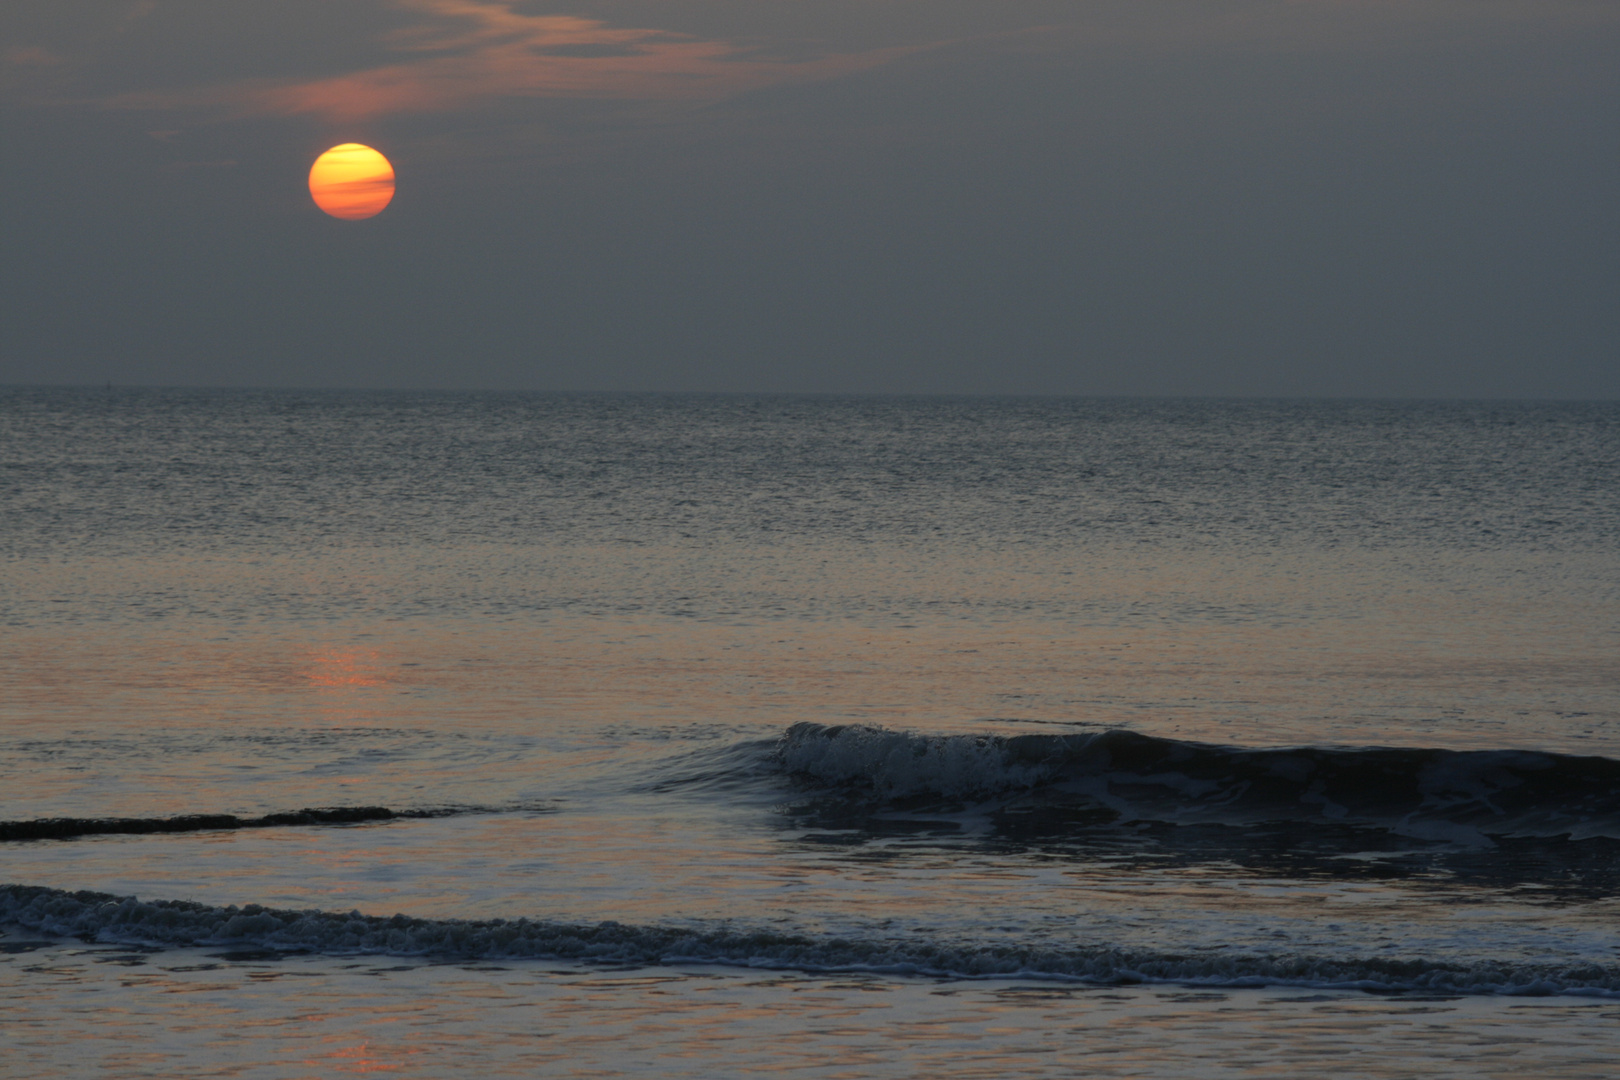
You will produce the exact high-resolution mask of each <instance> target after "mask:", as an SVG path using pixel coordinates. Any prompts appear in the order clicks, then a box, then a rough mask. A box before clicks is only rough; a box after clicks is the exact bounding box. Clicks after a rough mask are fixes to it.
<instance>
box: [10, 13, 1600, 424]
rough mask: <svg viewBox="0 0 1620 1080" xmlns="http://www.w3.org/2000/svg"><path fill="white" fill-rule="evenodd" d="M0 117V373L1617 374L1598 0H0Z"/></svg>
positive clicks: (932, 385) (854, 382)
mask: <svg viewBox="0 0 1620 1080" xmlns="http://www.w3.org/2000/svg"><path fill="white" fill-rule="evenodd" d="M0 124H3V148H0V182H3V191H4V198H3V199H0V383H5V384H94V385H101V384H103V383H106V382H111V383H114V384H116V385H120V386H138V385H153V386H159V385H161V386H264V387H375V388H445V389H512V390H608V391H719V392H806V393H904V394H931V393H945V394H1081V395H1112V394H1130V395H1172V396H1203V395H1215V396H1329V397H1332V396H1352V397H1530V398H1545V397H1550V398H1587V399H1615V398H1620V2H1616V0H253V2H252V3H220V2H219V0H6V3H5V4H4V6H3V10H0ZM345 142H359V143H364V144H367V145H370V146H373V147H376V148H377V149H378V150H380V151H381V152H382V153H384V154H385V155H387V157H388V158H389V159H390V161H391V162H392V163H393V167H394V170H395V173H396V177H397V191H396V194H395V197H394V200H393V202H392V203H391V204H390V205H389V206H388V208H387V209H386V210H384V211H383V212H382V213H381V214H379V215H378V216H376V217H374V218H370V219H367V220H363V221H341V220H337V219H334V218H331V217H328V216H326V215H325V214H323V213H322V212H321V211H320V210H319V209H318V208H317V207H316V206H315V204H314V203H313V202H312V200H311V198H310V194H309V190H308V187H307V182H306V181H307V176H308V172H309V169H310V166H311V163H312V162H313V161H314V160H315V158H316V157H317V156H318V155H319V154H320V153H321V152H322V151H324V150H326V149H327V148H328V147H331V146H334V145H336V144H339V143H345Z"/></svg>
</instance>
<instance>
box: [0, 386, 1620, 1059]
mask: <svg viewBox="0 0 1620 1080" xmlns="http://www.w3.org/2000/svg"><path fill="white" fill-rule="evenodd" d="M0 560H3V561H0V929H3V932H4V935H5V936H4V937H0V987H3V989H0V1025H3V1028H0V1030H3V1031H4V1042H5V1044H6V1049H5V1052H4V1058H3V1061H0V1074H4V1075H6V1076H8V1077H11V1076H16V1077H33V1076H40V1077H46V1076H61V1075H64V1074H68V1073H71V1074H73V1075H85V1076H93V1075H107V1076H143V1075H150V1076H165V1077H173V1076H244V1077H304V1076H328V1075H340V1074H344V1073H347V1072H372V1071H381V1072H396V1073H398V1074H400V1075H421V1076H434V1077H438V1076H446V1075H480V1076H533V1075H560V1076H587V1075H588V1076H602V1075H609V1076H644V1075H645V1076H652V1075H656V1076H750V1075H760V1074H765V1073H788V1074H797V1075H805V1076H817V1077H822V1076H851V1077H860V1076H890V1075H929V1076H940V1077H969V1076H984V1077H1005V1076H1075V1075H1087V1076H1201V1077H1202V1076H1215V1075H1233V1076H1239V1075H1241V1076H1262V1075H1278V1076H1299V1075H1306V1074H1309V1073H1311V1072H1313V1071H1321V1070H1324V1069H1329V1068H1331V1069H1332V1070H1333V1071H1334V1072H1335V1073H1336V1074H1338V1075H1344V1076H1369V1077H1396V1076H1418V1075H1421V1076H1440V1075H1445V1076H1451V1075H1455V1076H1503V1077H1506V1076H1522V1075H1537V1076H1549V1077H1554V1076H1556V1077H1587V1076H1589V1077H1598V1076H1607V1075H1610V1072H1609V1070H1610V1069H1612V1063H1613V1060H1614V1059H1615V1058H1616V1056H1617V1055H1620V1023H1617V1021H1620V923H1617V919H1620V661H1617V658H1620V406H1616V405H1614V404H1601V403H1599V404H1590V403H1589V404H1548V403H1381V402H1283V401H1278V402H1266V401H1127V400H1116V401H1108V400H1089V401H1088V400H1037V399H949V398H917V399H901V398H811V397H747V396H735V397H729V396H712V397H704V396H658V395H649V396H614V395H517V394H446V393H431V394H430V393H419V394H418V393H360V392H354V393H292V392H277V393H272V392H246V391H243V392H202V391H156V390H153V391H137V390H127V389H112V390H89V389H77V390H67V389H60V390H58V389H37V388H13V389H9V390H3V391H0Z"/></svg>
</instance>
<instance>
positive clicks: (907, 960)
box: [0, 885, 1620, 997]
mask: <svg viewBox="0 0 1620 1080" xmlns="http://www.w3.org/2000/svg"><path fill="white" fill-rule="evenodd" d="M0 923H9V924H12V925H16V926H20V927H22V928H25V929H27V930H29V931H31V932H34V933H45V934H54V935H60V936H71V937H78V938H81V939H83V940H93V941H102V942H108V943H119V944H132V945H134V944H138V945H147V946H156V947H160V948H161V947H198V946H203V947H207V946H229V947H232V948H244V947H246V948H251V949H257V950H267V951H280V952H309V953H319V954H328V955H357V954H361V955H375V954H384V955H394V956H435V957H444V958H447V959H462V960H466V959H478V960H496V959H498V960H521V959H553V960H580V961H587V962H599V963H617V964H634V965H649V966H650V965H661V964H690V963H709V964H727V965H736V966H742V967H754V968H771V969H789V970H800V971H811V972H827V971H855V970H859V971H876V972H884V973H890V974H898V975H926V976H934V977H945V978H969V979H971V978H997V977H1001V978H1048V979H1063V980H1071V981H1078V982H1088V983H1103V984H1113V985H1119V984H1129V983H1144V982H1148V983H1179V984H1186V985H1204V986H1231V987H1256V986H1269V985H1283V986H1304V987H1313V988H1333V989H1360V990H1371V991H1380V992H1400V991H1422V992H1429V993H1447V994H1534V995H1550V994H1567V995H1586V996H1595V997H1620V966H1616V965H1602V964H1569V965H1559V964H1515V963H1494V962H1480V963H1465V962H1462V963H1459V962H1436V961H1429V960H1424V959H1394V958H1348V959H1327V958H1321V957H1310V956H1220V957H1209V956H1199V957H1189V956H1185V955H1175V954H1165V953H1152V952H1144V951H1133V950H1125V949H1112V948H1105V947H1097V948H1069V949H1054V948H1037V947H1020V946H1016V945H994V946H979V945H973V944H952V943H948V942H942V943H926V942H916V941H906V942H898V941H889V940H860V939H851V938H837V937H812V936H802V935H792V934H780V933H772V932H765V931H759V932H750V931H744V930H730V929H722V930H691V929H681V928H675V927H658V926H627V925H624V924H622V923H617V922H602V923H597V924H595V925H594V926H592V925H576V924H564V923H551V922H544V921H537V920H529V919H513V920H507V919H488V920H470V919H416V918H410V917H408V916H405V915H394V916H392V917H386V916H376V915H362V914H360V913H359V912H350V913H348V914H342V913H339V912H329V911H318V910H309V911H294V910H288V909H278V908H268V907H261V906H259V905H257V904H249V905H246V906H244V907H235V906H230V907H211V906H209V905H206V904H198V903H192V902H189V901H182V900H147V901H143V900H139V899H136V898H135V897H132V896H112V895H109V894H106V893H94V892H64V891H61V890H57V889H50V888H45V887H42V886H27V885H0Z"/></svg>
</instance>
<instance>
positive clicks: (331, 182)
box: [309, 142, 394, 221]
mask: <svg viewBox="0 0 1620 1080" xmlns="http://www.w3.org/2000/svg"><path fill="white" fill-rule="evenodd" d="M309 193H310V194H311V195H312V196H314V198H315V205H316V206H318V207H320V208H321V209H322V210H325V211H326V212H327V213H328V214H331V215H332V216H333V217H335V218H342V219H343V220H345V221H359V220H360V219H361V218H368V217H375V216H377V215H378V214H380V213H382V210H383V207H385V206H387V205H388V203H389V201H390V200H391V199H393V197H394V167H393V166H392V165H390V164H389V163H388V159H387V158H385V157H383V156H382V155H381V154H379V153H377V151H375V150H373V149H372V148H371V147H369V146H362V145H360V144H359V143H352V142H350V143H344V144H343V145H341V146H334V147H332V149H330V150H328V151H327V152H326V153H324V154H322V155H321V156H320V157H318V158H316V159H315V164H314V165H312V166H310V170H309Z"/></svg>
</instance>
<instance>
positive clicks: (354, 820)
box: [0, 806, 551, 842]
mask: <svg viewBox="0 0 1620 1080" xmlns="http://www.w3.org/2000/svg"><path fill="white" fill-rule="evenodd" d="M550 809H551V808H550V807H541V806H523V807H501V808H493V807H480V806H441V807H430V808H427V809H411V810H390V809H388V808H387V807H385V806H327V807H310V808H305V809H303V810H286V811H282V812H279V813H274V814H264V815H262V816H260V817H238V816H236V815H235V814H180V815H177V816H175V817H162V818H36V819H34V820H32V821H0V842H3V841H7V840H71V839H74V838H75V837H80V836H99V835H104V834H122V835H142V834H148V833H187V832H214V831H219V830H226V829H269V828H276V827H285V826H293V825H359V824H364V823H367V822H373V821H398V820H405V819H412V818H414V819H421V818H441V817H454V816H457V815H460V814H500V813H511V812H513V811H514V810H520V811H527V812H530V813H543V812H547V811H549V810H550Z"/></svg>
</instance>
